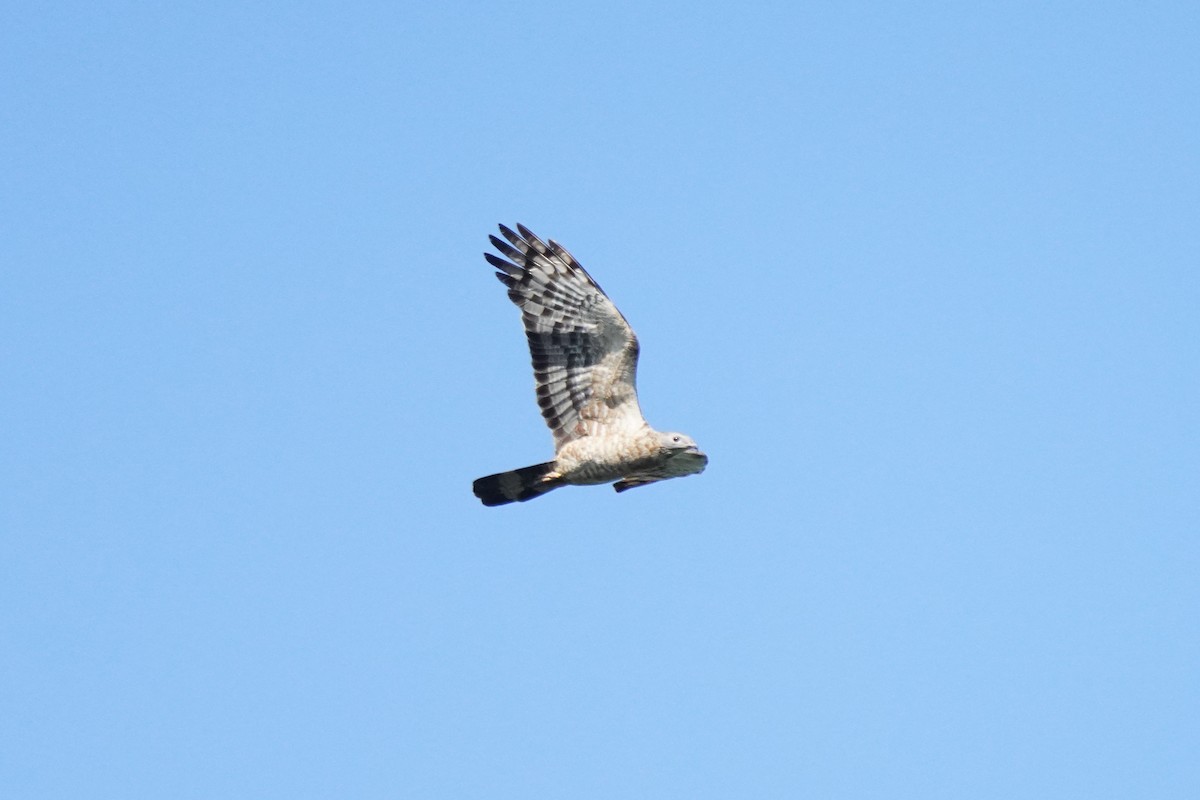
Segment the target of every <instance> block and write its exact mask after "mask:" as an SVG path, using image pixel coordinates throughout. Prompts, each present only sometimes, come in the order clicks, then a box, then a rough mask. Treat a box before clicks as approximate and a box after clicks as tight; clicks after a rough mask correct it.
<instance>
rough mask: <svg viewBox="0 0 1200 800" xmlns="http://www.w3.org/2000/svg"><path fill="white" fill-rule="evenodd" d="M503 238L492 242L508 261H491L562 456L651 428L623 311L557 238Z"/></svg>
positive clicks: (521, 234) (520, 233)
mask: <svg viewBox="0 0 1200 800" xmlns="http://www.w3.org/2000/svg"><path fill="white" fill-rule="evenodd" d="M500 233H502V234H503V235H504V239H500V238H498V237H496V236H491V237H489V238H490V239H491V241H492V245H493V246H494V247H495V248H496V249H497V250H499V251H500V253H502V254H503V255H504V258H500V257H499V256H496V255H494V254H492V253H485V254H484V257H485V258H487V260H488V263H490V264H491V265H492V266H493V267H496V268H497V269H498V270H500V272H497V273H496V277H498V278H499V279H500V281H501V282H502V283H503V284H504V285H505V286H507V287H508V296H509V299H511V300H512V301H513V302H514V303H516V305H517V307H519V308H520V309H521V321H522V322H523V323H524V324H525V335H526V338H528V340H529V352H530V354H531V355H532V356H533V374H534V378H535V379H536V381H537V399H538V405H539V406H541V409H542V416H543V417H545V419H546V424H547V425H549V426H550V430H551V431H552V432H553V433H554V446H555V449H559V448H561V447H562V446H563V445H564V444H566V443H567V442H570V441H572V440H574V439H578V438H580V437H583V436H596V435H603V434H607V433H615V432H619V431H625V430H634V429H636V428H639V427H641V426H643V425H645V424H646V423H645V420H644V419H643V418H642V412H641V409H640V408H639V407H638V401H637V388H636V385H635V384H636V373H637V358H638V341H637V337H636V336H635V335H634V333H633V329H632V328H630V327H629V323H627V322H626V321H625V318H624V317H623V316H621V312H620V311H618V310H617V307H616V306H615V305H613V303H612V301H611V300H609V299H608V296H607V295H605V294H604V291H603V290H602V289H601V288H600V287H599V286H598V285H597V284H596V282H595V281H594V280H592V276H590V275H588V274H587V272H586V271H585V270H584V268H583V267H582V266H580V264H579V262H578V261H576V260H575V258H574V256H572V255H571V254H570V253H568V252H567V251H566V249H565V248H563V247H562V245H560V244H558V243H557V242H555V241H554V240H553V239H551V240H550V241H549V243H547V242H543V241H542V240H541V239H539V238H538V237H537V236H535V235H534V234H533V233H532V232H530V230H529V229H528V228H526V227H525V226H523V225H517V232H513V231H512V230H510V229H509V228H506V227H505V226H503V225H501V226H500ZM505 239H507V241H505ZM505 259H507V260H505Z"/></svg>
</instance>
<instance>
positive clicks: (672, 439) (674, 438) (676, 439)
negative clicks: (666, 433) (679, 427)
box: [671, 436, 679, 442]
mask: <svg viewBox="0 0 1200 800" xmlns="http://www.w3.org/2000/svg"><path fill="white" fill-rule="evenodd" d="M671 441H672V442H678V441H679V437H678V436H672V437H671Z"/></svg>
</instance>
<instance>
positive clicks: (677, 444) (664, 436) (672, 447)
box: [659, 432, 708, 463]
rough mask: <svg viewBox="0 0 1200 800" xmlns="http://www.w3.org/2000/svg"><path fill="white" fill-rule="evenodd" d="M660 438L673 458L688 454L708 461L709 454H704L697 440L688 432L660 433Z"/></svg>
mask: <svg viewBox="0 0 1200 800" xmlns="http://www.w3.org/2000/svg"><path fill="white" fill-rule="evenodd" d="M659 439H660V441H661V443H662V448H663V450H664V451H665V452H666V453H667V455H669V456H670V457H671V458H679V457H680V456H688V457H689V458H694V459H698V460H702V461H704V462H706V463H707V461H708V456H706V455H704V453H702V452H701V451H700V448H699V447H698V446H697V445H696V442H695V440H694V439H692V437H690V436H688V435H687V434H686V433H674V432H669V433H660V434H659Z"/></svg>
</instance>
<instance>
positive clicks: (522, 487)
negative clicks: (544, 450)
mask: <svg viewBox="0 0 1200 800" xmlns="http://www.w3.org/2000/svg"><path fill="white" fill-rule="evenodd" d="M563 485H565V483H564V481H563V479H562V477H561V476H559V474H558V473H557V472H555V471H554V462H553V461H548V462H546V463H545V464H535V465H534V466H532V467H522V468H521V469H514V470H510V471H509V472H501V473H499V474H497V475H488V476H487V477H486V478H480V479H479V480H477V481H475V485H474V489H475V496H476V497H478V498H479V499H480V500H482V501H483V504H484V505H485V506H502V505H504V504H505V503H514V502H518V501H519V502H522V503H523V502H525V501H526V500H532V499H533V498H535V497H538V496H540V495H543V494H545V493H546V492H548V491H550V490H551V489H557V488H558V487H560V486H563Z"/></svg>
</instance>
